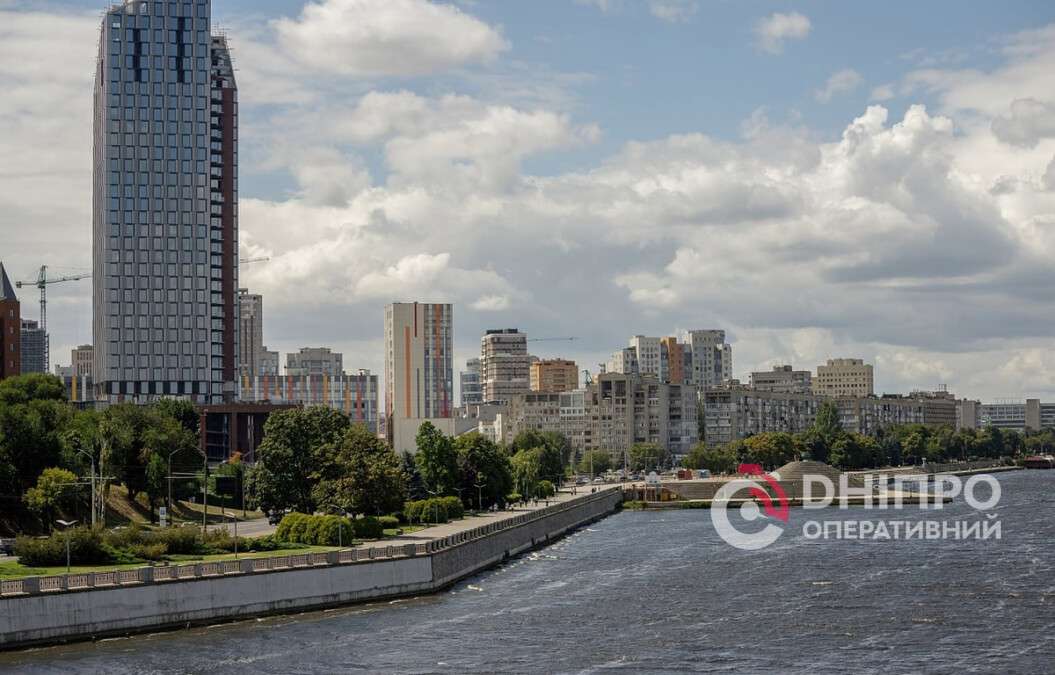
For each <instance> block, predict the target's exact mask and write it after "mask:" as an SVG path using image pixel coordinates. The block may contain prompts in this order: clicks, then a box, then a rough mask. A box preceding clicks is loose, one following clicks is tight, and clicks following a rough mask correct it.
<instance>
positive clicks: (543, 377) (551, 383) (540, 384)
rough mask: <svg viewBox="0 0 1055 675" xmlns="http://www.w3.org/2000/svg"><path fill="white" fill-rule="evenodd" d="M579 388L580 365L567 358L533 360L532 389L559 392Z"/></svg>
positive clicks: (549, 392) (550, 392)
mask: <svg viewBox="0 0 1055 675" xmlns="http://www.w3.org/2000/svg"><path fill="white" fill-rule="evenodd" d="M578 388H579V366H578V365H576V364H575V362H574V361H568V360H567V359H540V360H538V361H532V362H531V391H538V392H545V393H548V394H559V393H560V392H563V391H571V390H573V389H578Z"/></svg>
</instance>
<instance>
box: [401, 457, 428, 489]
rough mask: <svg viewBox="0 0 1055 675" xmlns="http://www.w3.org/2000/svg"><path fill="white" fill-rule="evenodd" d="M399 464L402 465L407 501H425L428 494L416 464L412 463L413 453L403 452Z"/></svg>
mask: <svg viewBox="0 0 1055 675" xmlns="http://www.w3.org/2000/svg"><path fill="white" fill-rule="evenodd" d="M400 462H401V463H402V465H403V480H404V481H405V482H406V484H407V499H409V500H410V501H418V500H420V499H426V498H427V497H428V496H429V493H428V492H426V491H425V481H424V480H423V479H422V478H421V472H420V471H418V464H417V462H415V461H414V453H412V452H410V451H407V450H404V451H403V455H402V456H401V457H400Z"/></svg>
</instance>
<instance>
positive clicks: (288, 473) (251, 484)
mask: <svg viewBox="0 0 1055 675" xmlns="http://www.w3.org/2000/svg"><path fill="white" fill-rule="evenodd" d="M348 427H349V421H348V418H347V417H346V416H344V415H342V414H341V413H340V412H338V411H336V410H332V409H330V408H326V407H323V406H312V407H310V408H293V409H290V410H282V411H279V412H276V413H272V414H271V415H270V416H269V417H268V419H267V423H266V424H265V425H264V439H263V441H262V442H261V444H260V447H259V448H257V451H256V457H257V461H256V465H255V466H254V467H253V469H252V470H251V471H250V472H249V476H248V479H247V483H246V489H247V492H248V493H249V495H250V496H251V498H252V499H253V501H254V502H255V503H256V504H257V505H258V506H259V507H260V508H261V509H263V510H264V511H266V512H272V511H281V510H284V509H287V508H291V509H293V510H295V511H299V512H301V513H314V512H315V507H316V504H315V498H314V497H313V496H312V488H313V487H314V486H315V485H316V483H318V482H319V480H320V479H331V480H332V479H333V478H335V477H336V476H335V475H332V472H329V470H330V468H331V466H332V461H331V459H330V457H328V456H327V453H328V451H329V449H332V448H333V447H334V446H335V445H336V444H337V443H338V442H339V441H341V439H342V437H343V436H344V432H345V431H346V430H347V429H348Z"/></svg>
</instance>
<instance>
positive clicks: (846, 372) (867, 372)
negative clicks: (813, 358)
mask: <svg viewBox="0 0 1055 675" xmlns="http://www.w3.org/2000/svg"><path fill="white" fill-rule="evenodd" d="M872 371H873V369H872V365H871V364H869V363H865V362H864V361H863V360H862V359H828V363H827V364H826V365H823V366H817V377H815V378H814V379H813V393H815V394H820V395H822V396H872V395H874V394H875V378H874V376H873V372H872Z"/></svg>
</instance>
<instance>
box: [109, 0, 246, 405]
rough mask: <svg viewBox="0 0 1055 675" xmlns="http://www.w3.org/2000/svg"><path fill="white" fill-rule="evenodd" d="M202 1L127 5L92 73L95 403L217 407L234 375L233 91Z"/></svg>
mask: <svg viewBox="0 0 1055 675" xmlns="http://www.w3.org/2000/svg"><path fill="white" fill-rule="evenodd" d="M211 9H212V8H211V2H209V0H196V1H195V2H193V3H192V2H156V1H149V0H125V2H124V3H122V4H116V5H113V6H111V8H110V9H109V10H108V11H107V12H106V13H105V14H104V16H103V23H102V29H101V35H100V40H99V55H98V60H97V63H96V73H95V120H94V126H95V133H94V152H93V162H94V172H93V174H94V177H93V213H92V232H93V237H92V239H93V260H94V265H93V268H94V291H93V292H94V298H93V317H94V325H93V333H94V335H95V339H94V346H95V375H96V382H97V388H98V393H99V398H100V399H103V400H108V401H121V400H127V401H146V400H151V399H155V398H158V397H163V396H179V397H185V398H189V399H191V400H194V401H198V402H205V403H208V402H222V401H225V400H230V399H233V398H234V397H235V395H236V379H237V374H238V303H237V298H236V290H237V288H238V169H237V167H238V138H237V137H238V94H237V89H236V86H235V79H234V69H233V67H232V65H231V59H230V53H229V50H228V46H227V41H226V38H225V37H224V36H222V35H215V36H214V35H212V34H211V32H210V21H211Z"/></svg>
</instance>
